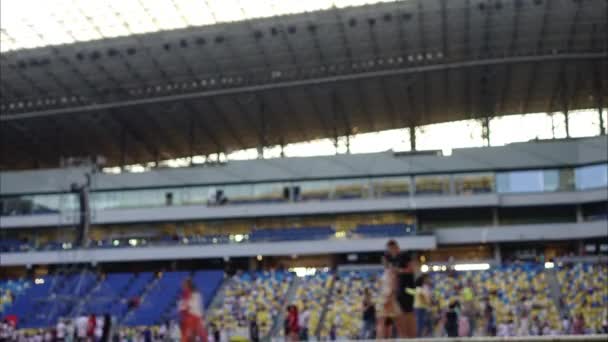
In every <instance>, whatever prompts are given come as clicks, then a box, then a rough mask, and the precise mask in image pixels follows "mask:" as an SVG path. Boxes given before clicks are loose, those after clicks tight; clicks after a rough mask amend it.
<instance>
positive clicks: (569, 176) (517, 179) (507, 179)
mask: <svg viewBox="0 0 608 342" xmlns="http://www.w3.org/2000/svg"><path fill="white" fill-rule="evenodd" d="M496 185H497V191H498V192H500V193H520V192H522V193H523V192H543V191H545V192H550V191H570V190H573V189H574V173H573V171H572V169H559V170H529V171H513V172H504V173H499V174H497V175H496Z"/></svg>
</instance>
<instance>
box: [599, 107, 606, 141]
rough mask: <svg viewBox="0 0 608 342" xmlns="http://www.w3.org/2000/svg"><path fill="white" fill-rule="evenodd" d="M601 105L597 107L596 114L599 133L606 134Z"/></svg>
mask: <svg viewBox="0 0 608 342" xmlns="http://www.w3.org/2000/svg"><path fill="white" fill-rule="evenodd" d="M602 109H603V108H602V106H601V105H600V107H599V108H598V109H597V114H598V115H599V117H600V135H606V128H605V127H604V117H603V116H602Z"/></svg>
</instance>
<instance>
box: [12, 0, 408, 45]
mask: <svg viewBox="0 0 608 342" xmlns="http://www.w3.org/2000/svg"><path fill="white" fill-rule="evenodd" d="M394 1H396V0H2V1H0V31H1V33H0V52H7V51H11V50H20V49H28V48H36V47H43V46H53V45H61V44H70V43H75V42H85V41H92V40H99V39H105V38H113V37H123V36H129V35H133V34H141V33H150V32H158V31H166V30H172V29H180V28H186V27H195V26H204V25H213V24H216V23H224V22H234V21H241V20H247V19H254V18H264V17H272V16H279V15H285V14H297V13H304V12H312V11H318V10H324V9H329V8H331V7H336V8H344V7H350V6H361V5H366V4H374V3H380V2H394Z"/></svg>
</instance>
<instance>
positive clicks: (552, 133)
mask: <svg viewBox="0 0 608 342" xmlns="http://www.w3.org/2000/svg"><path fill="white" fill-rule="evenodd" d="M547 115H549V116H550V117H551V138H552V139H555V115H554V114H553V113H547Z"/></svg>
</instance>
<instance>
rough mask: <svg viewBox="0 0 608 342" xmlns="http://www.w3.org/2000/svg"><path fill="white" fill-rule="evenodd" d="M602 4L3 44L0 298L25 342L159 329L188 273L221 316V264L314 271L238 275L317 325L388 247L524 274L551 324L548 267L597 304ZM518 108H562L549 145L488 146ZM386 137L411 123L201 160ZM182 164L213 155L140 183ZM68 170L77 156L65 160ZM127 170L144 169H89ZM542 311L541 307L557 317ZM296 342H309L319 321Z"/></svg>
mask: <svg viewBox="0 0 608 342" xmlns="http://www.w3.org/2000/svg"><path fill="white" fill-rule="evenodd" d="M606 6H607V2H606V1H591V0H575V1H571V0H551V1H548V0H529V1H528V0H515V1H500V0H496V1H487V0H486V1H484V0H449V1H448V0H424V1H422V0H419V1H395V2H386V3H382V4H374V5H366V6H358V7H347V8H340V9H338V8H334V7H332V8H330V9H327V10H324V11H316V12H309V13H300V14H293V15H284V16H277V17H269V18H262V19H253V20H244V21H237V22H230V23H221V24H217V25H209V26H202V27H189V28H185V29H176V30H171V31H160V32H153V33H145V34H134V35H129V36H126V37H120V38H111V39H102V40H96V41H88V42H79V43H74V44H65V45H54V46H43V47H38V48H34V49H14V50H11V51H6V52H4V50H3V53H2V58H1V59H0V69H1V74H2V77H1V79H0V81H1V87H2V88H1V89H2V99H1V103H0V123H1V126H0V139H1V140H0V142H1V143H2V153H1V155H0V168H1V169H2V171H1V172H0V235H1V237H2V242H1V245H0V252H1V257H0V266H2V268H1V269H0V276H1V277H2V278H10V277H12V278H16V277H21V280H20V281H21V282H20V283H18V286H16V285H14V283H11V282H0V290H2V291H3V292H2V293H6V292H5V290H6V289H7V288H8V289H10V290H15V291H17V290H19V291H21V292H17V293H21V294H22V295H21V296H17V301H16V302H15V305H13V306H11V307H9V311H8V312H9V313H11V314H14V315H20V316H21V317H22V318H24V322H25V323H24V325H26V326H28V327H46V326H49V325H53V324H55V321H56V320H57V319H58V318H59V317H65V316H68V317H73V316H76V315H78V314H81V313H86V312H89V311H90V312H97V313H103V312H104V311H105V310H109V311H110V312H111V313H112V314H113V315H115V317H118V322H119V323H120V324H125V325H132V326H137V325H147V326H149V325H152V324H158V323H160V322H161V321H162V320H164V319H170V318H175V317H176V316H177V312H176V309H175V303H176V301H177V298H178V292H179V284H180V282H181V281H182V280H183V279H185V278H186V277H188V276H192V277H193V279H194V281H195V282H196V283H197V286H198V287H199V288H201V290H202V291H203V292H205V296H206V298H207V299H206V301H205V306H208V307H209V308H215V309H214V310H216V311H213V310H211V312H215V313H216V314H215V316H216V317H219V316H221V315H220V314H217V312H220V311H221V310H219V309H217V308H218V307H220V309H221V300H222V299H223V298H226V296H227V294H230V291H233V290H235V288H232V286H233V285H234V284H235V282H236V283H239V284H249V285H247V286H250V287H249V288H248V289H251V288H253V287H255V286H257V285H251V284H254V282H253V281H252V278H250V277H249V275H246V276H243V277H242V278H239V280H238V281H236V280H235V282H231V280H230V279H231V278H224V273H223V272H222V271H224V270H225V271H227V273H228V274H233V273H234V272H235V270H237V269H238V270H250V271H255V270H267V269H282V268H288V269H296V268H297V269H299V270H300V271H301V270H302V268H316V269H320V270H321V269H331V270H332V271H328V272H325V273H324V275H319V276H318V277H316V278H305V279H302V280H299V279H294V276H293V274H290V273H281V272H279V273H276V274H274V273H273V274H272V275H269V274H268V273H267V272H259V273H253V274H254V275H253V276H252V277H254V278H256V277H257V278H256V280H255V284H258V285H259V284H264V285H263V286H262V287H260V288H257V289H258V290H259V291H260V292H263V293H269V292H273V291H276V296H275V297H273V298H264V300H266V301H267V302H269V303H271V304H272V305H273V306H274V307H275V308H273V310H276V307H279V309H280V310H282V307H281V305H283V304H285V302H286V301H287V299H288V298H289V299H294V300H300V299H299V297H298V296H299V295H300V293H301V290H300V289H306V288H308V285H309V283H308V282H311V283H310V285H314V286H311V287H310V288H315V289H319V293H322V294H323V298H321V299H319V300H318V303H323V304H322V305H321V304H319V305H320V306H319V307H316V308H315V312H316V313H317V314H318V316H316V318H315V319H316V320H317V321H320V322H323V319H322V318H325V317H326V316H327V317H330V316H331V315H337V313H336V312H335V311H336V310H339V309H340V308H342V307H340V306H339V305H333V304H334V302H332V300H333V299H332V298H333V297H332V296H336V294H337V295H340V293H339V292H338V291H337V290H336V291H335V292H334V288H335V289H348V286H350V284H353V283H354V282H351V280H348V281H346V280H341V278H342V279H350V278H349V276H350V273H349V272H350V271H351V270H353V269H355V270H357V272H360V274H359V273H358V274H357V280H356V281H360V280H361V279H362V278H365V277H368V276H369V279H367V278H365V279H367V280H366V281H368V282H367V283H366V284H368V285H369V284H372V282H373V280H372V279H376V276H377V275H376V274H375V273H374V274H372V273H370V274H367V273H365V270H366V267H369V265H370V264H372V265H376V266H377V265H378V264H379V263H380V260H381V257H382V254H383V250H384V248H385V244H386V242H387V240H388V239H395V240H396V241H398V243H399V244H400V245H401V246H402V247H403V248H404V249H407V250H410V251H415V252H416V259H417V260H418V261H419V262H420V263H421V264H422V266H424V267H426V268H425V269H422V268H421V269H420V270H421V271H429V270H436V271H438V272H437V274H438V275H436V276H437V277H442V276H443V275H442V274H439V273H441V272H443V271H445V270H446V269H447V268H448V267H450V268H452V267H454V269H455V267H456V266H457V265H460V266H461V267H465V268H466V267H478V266H480V265H482V266H483V267H485V266H487V267H489V265H492V266H493V267H494V266H496V272H497V273H495V274H498V275H499V276H502V275H504V276H507V277H508V276H509V275H510V274H518V275H522V279H524V278H525V279H534V281H533V282H532V283H533V284H534V285H533V286H537V285H539V284H540V285H542V286H540V285H539V289H538V293H541V294H542V295H543V296H544V297H543V298H542V300H545V301H549V300H547V298H553V299H554V301H555V302H558V301H559V298H562V297H563V298H565V302H566V304H567V305H571V307H567V308H560V310H562V311H564V312H567V310H574V309H571V308H577V309H578V308H579V307H581V305H582V304H580V303H578V302H577V301H576V300H575V299H572V298H569V297H568V296H567V295H564V296H562V297H560V291H571V292H576V291H578V288H576V289H573V288H570V287H563V288H562V289H561V290H560V289H559V288H556V287H555V286H553V285H551V286H553V288H550V287H549V285H547V281H546V279H545V276H546V273H543V272H544V271H543V270H544V268H543V266H544V265H543V264H544V262H545V261H546V262H547V263H548V264H547V268H552V267H554V266H555V264H558V263H561V262H564V263H575V264H576V263H579V264H577V266H574V267H572V269H567V270H566V269H563V270H561V269H560V272H561V273H559V274H552V273H551V274H549V275H547V276H546V277H548V278H550V279H553V280H555V279H557V278H556V277H557V276H559V277H561V278H559V279H560V281H561V282H562V283H563V285H564V286H569V285H571V284H574V283H575V282H574V280H577V279H584V282H583V285H580V286H579V283H576V284H577V286H579V287H580V288H582V286H587V285H588V284H592V285H589V286H590V287H593V286H596V285H597V284H595V282H597V279H595V278H593V277H594V275H595V274H598V271H597V269H594V268H593V267H595V266H590V267H589V266H588V265H587V264H583V263H584V262H588V261H591V262H593V263H596V262H597V261H601V260H602V257H603V256H604V255H606V254H608V139H607V138H606V135H605V133H606V130H605V126H606V125H605V119H604V117H605V115H604V113H605V108H606V104H607V103H608V101H607V99H606V94H607V93H608V92H606V85H607V84H608V72H607V70H608V62H607V61H608V45H607V43H608V39H605V38H606V36H607V32H608V31H607V30H608V28H607V26H606V16H605V13H606ZM7 32H8V33H7ZM9 34H10V30H7V31H6V32H5V31H3V35H2V39H9V40H10V37H9V36H8V35H9ZM6 37H9V38H6ZM4 41H5V40H3V42H4ZM12 43H15V44H16V43H17V42H12ZM589 108H592V109H593V110H595V111H597V113H598V118H599V119H598V122H599V125H598V126H599V129H598V131H597V134H598V136H593V137H587V138H571V135H570V131H569V127H570V119H569V113H571V112H572V111H574V110H579V109H589ZM526 113H547V114H548V115H553V114H554V113H560V115H563V118H564V122H563V124H564V126H565V139H553V140H537V141H529V142H523V143H513V144H508V145H505V146H494V147H491V145H492V143H491V142H492V130H491V125H490V121H491V119H492V118H494V117H496V116H500V115H510V114H526ZM465 119H473V120H478V121H479V122H481V124H482V127H483V129H482V132H479V133H480V134H482V135H483V138H484V140H485V142H486V145H488V147H478V148H467V149H454V151H453V153H452V154H451V155H449V156H447V155H445V156H444V155H443V154H442V153H441V151H418V150H417V146H416V130H415V128H416V127H418V126H421V125H428V124H435V123H444V122H452V121H456V120H465ZM397 128H409V136H408V138H409V142H410V147H411V148H410V150H411V151H409V152H402V153H396V152H382V153H370V154H350V153H346V154H336V155H333V156H322V157H305V158H283V157H282V158H274V159H258V160H247V161H235V160H228V161H224V160H220V158H219V156H220V155H226V154H228V153H230V152H233V151H237V150H245V149H251V148H254V149H258V150H260V151H262V150H263V149H264V148H265V147H268V146H280V147H281V149H282V148H283V147H284V146H286V145H287V144H290V143H296V142H303V141H311V140H314V139H319V138H326V139H332V140H333V141H334V142H335V144H336V146H337V145H338V141H339V139H343V138H345V139H346V144H347V146H348V139H349V137H350V136H352V135H355V134H357V133H365V132H375V131H379V130H386V129H397ZM446 139H449V137H446ZM199 155H203V156H210V155H215V156H217V160H213V159H212V158H207V159H206V161H207V162H206V163H205V164H204V165H198V166H197V165H191V166H190V167H183V168H162V167H158V166H159V162H160V161H162V160H167V159H174V158H193V157H194V156H199ZM78 160H88V161H92V163H88V164H87V163H84V164H83V165H80V166H74V165H67V166H66V164H74V163H73V161H78ZM132 164H146V165H147V164H153V165H154V167H153V168H152V169H151V170H149V171H146V172H143V173H128V172H123V173H120V174H110V173H106V172H104V171H103V168H104V166H106V167H123V168H124V167H125V166H127V165H132ZM509 260H519V261H532V262H534V263H535V266H531V267H528V265H525V266H523V267H521V268H519V266H514V267H513V268H511V265H509V263H505V261H509ZM604 260H605V259H604ZM554 262H555V264H554ZM501 264H507V265H506V266H504V265H503V266H504V267H505V268H501V267H503V266H501ZM353 265H354V266H353ZM463 265H464V266H463ZM539 265H540V268H539V267H537V266H539ZM373 267H374V266H372V268H373ZM344 270H345V271H344ZM573 270H574V271H573ZM161 271H162V272H161ZM164 271H166V272H164ZM333 271H335V272H336V273H331V272H333ZM342 271H344V272H346V273H339V272H342ZM304 272H305V273H306V270H304ZM492 272H493V271H492ZM594 272H595V273H594ZM601 272H603V273H602V276H603V274H604V273H605V272H606V269H605V267H604V268H603V269H602V271H601ZM153 273H154V274H153ZM547 274H548V273H547ZM463 277H464V276H463ZM467 277H468V275H467ZM23 279H26V280H23ZM568 279H570V280H572V281H568ZM602 279H604V278H602ZM465 280H466V281H467V282H469V281H473V280H478V279H477V278H466V279H465V278H462V279H460V280H459V281H465ZM556 283H557V281H556V280H555V281H553V282H552V284H556ZM320 284H321V285H320ZM326 284H327V286H325V285H326ZM502 285H504V284H502ZM507 285H508V286H506V287H507V288H512V287H514V286H511V285H513V284H511V283H507ZM252 286H253V287H252ZM315 286H316V287H315ZM596 287H597V286H596ZM245 288H247V287H246V286H245ZM24 289H25V290H24ZM564 289H566V290H564ZM236 290H239V291H242V288H236ZM236 290H235V292H238V291H236ZM358 290H362V288H359V289H358ZM486 290H487V289H486ZM302 291H303V290H302ZM535 291H536V289H535ZM344 292H346V291H344ZM548 292H551V293H550V294H548ZM445 293H449V291H448V290H446V292H445ZM23 294H25V295H23ZM273 295H274V292H273ZM519 295H521V293H514V294H513V296H512V298H511V299H510V300H511V303H510V304H512V303H513V302H514V301H515V300H517V299H516V298H517V297H518V296H519ZM104 296H106V297H104ZM446 296H447V295H446ZM590 296H591V295H590ZM2 297H4V296H2ZM97 297H98V298H97ZM337 297H339V296H337ZM541 297H542V296H541ZM132 298H137V299H138V302H139V299H140V298H144V300H143V304H142V305H141V306H140V307H137V306H133V307H132V306H131V303H130V302H129V305H127V301H129V300H131V299H132ZM276 298H280V300H277V299H276ZM503 299H504V298H501V301H502V300H503ZM592 299H593V300H594V302H593V303H594V305H595V303H600V304H599V305H603V304H605V303H607V302H608V294H606V296H604V297H602V299H601V300H597V299H596V298H592ZM264 300H262V301H264ZM344 301H345V300H344ZM11 303H12V302H11ZM218 303H219V304H218ZM505 303H506V302H505ZM0 304H2V305H4V302H2V303H0ZM115 304H116V305H115ZM444 304H445V303H444ZM2 305H0V309H3V308H4V307H3V306H2ZM577 305H578V306H577ZM557 306H558V305H553V304H551V305H547V307H551V308H552V309H551V312H550V314H551V315H552V317H553V318H552V320H553V321H555V320H556V319H557V320H559V315H558V314H557V311H558V310H557V309H555V307H557ZM604 306H605V305H604ZM594 308H595V309H597V307H594ZM45 309H46V311H48V312H46V311H45ZM351 309H352V308H350V309H349V308H344V310H343V311H344V312H349V310H351ZM505 310H507V311H508V307H506V309H505ZM261 311H263V312H264V314H265V315H266V316H268V315H269V312H271V311H272V310H271V308H270V307H264V308H262V309H261ZM351 311H352V310H351ZM572 312H574V311H572ZM592 312H594V313H596V314H597V315H594V316H593V317H596V316H597V317H600V315H601V313H599V310H595V311H592ZM0 313H2V311H1V310H0ZM213 315H214V314H211V315H210V317H213ZM328 315H329V316H328ZM504 317H506V316H504ZM597 317H596V318H597ZM275 318H276V317H275ZM281 318H282V316H279V318H277V319H269V318H268V317H266V318H264V319H263V320H262V322H263V323H267V324H268V326H266V327H265V329H266V330H265V331H264V334H266V336H278V335H280V333H279V330H280V329H279V324H277V322H280V319H281ZM327 321H328V322H329V320H327ZM317 323H318V322H317ZM230 324H234V325H235V326H237V325H238V324H235V323H234V322H230ZM552 324H555V322H553V323H552ZM593 324H594V329H596V331H599V326H600V323H599V322H594V323H593ZM353 326H354V324H353ZM343 328H344V329H347V327H343ZM348 329H350V328H348ZM312 330H314V332H315V333H316V334H317V335H318V336H327V335H328V333H329V330H330V326H327V325H322V324H319V325H318V326H315V328H314V329H311V331H312ZM350 333H351V332H349V333H348V334H347V335H345V336H349V337H350V336H351V335H350ZM345 334H346V333H345Z"/></svg>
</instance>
